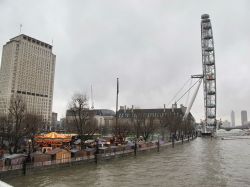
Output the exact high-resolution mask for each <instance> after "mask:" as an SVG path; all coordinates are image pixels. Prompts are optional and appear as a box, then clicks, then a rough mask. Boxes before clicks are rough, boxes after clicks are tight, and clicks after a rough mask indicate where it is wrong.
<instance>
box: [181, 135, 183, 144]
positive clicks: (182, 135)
mask: <svg viewBox="0 0 250 187" xmlns="http://www.w3.org/2000/svg"><path fill="white" fill-rule="evenodd" d="M181 143H182V144H183V134H182V135H181Z"/></svg>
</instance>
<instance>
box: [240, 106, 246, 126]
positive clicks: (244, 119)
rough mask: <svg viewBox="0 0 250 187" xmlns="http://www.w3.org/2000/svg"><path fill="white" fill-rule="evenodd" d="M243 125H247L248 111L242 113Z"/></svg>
mask: <svg viewBox="0 0 250 187" xmlns="http://www.w3.org/2000/svg"><path fill="white" fill-rule="evenodd" d="M241 124H242V125H246V124H247V111H246V110H242V111H241Z"/></svg>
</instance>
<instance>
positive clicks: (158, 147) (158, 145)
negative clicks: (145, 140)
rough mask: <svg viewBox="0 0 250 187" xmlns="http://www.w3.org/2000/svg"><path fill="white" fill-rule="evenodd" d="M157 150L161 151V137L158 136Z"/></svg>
mask: <svg viewBox="0 0 250 187" xmlns="http://www.w3.org/2000/svg"><path fill="white" fill-rule="evenodd" d="M157 152H160V139H159V136H158V141H157Z"/></svg>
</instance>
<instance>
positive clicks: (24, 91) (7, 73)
mask: <svg viewBox="0 0 250 187" xmlns="http://www.w3.org/2000/svg"><path fill="white" fill-rule="evenodd" d="M55 61H56V56H55V55H54V54H53V53H52V46H51V45H49V44H47V43H45V42H42V41H39V40H37V39H34V38H32V37H29V36H27V35H24V34H21V35H19V36H16V37H14V38H12V39H10V41H8V42H7V43H6V44H5V45H4V46H3V52H2V62H1V69H0V113H2V114H6V113H7V112H8V108H9V102H10V98H11V96H12V95H15V94H17V95H20V96H21V97H22V98H23V99H24V100H25V102H26V108H27V112H30V113H34V114H38V115H41V116H42V118H43V120H44V121H45V122H48V124H50V123H51V115H52V111H51V110H52V103H53V87H54V74H55Z"/></svg>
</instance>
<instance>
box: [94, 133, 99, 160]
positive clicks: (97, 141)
mask: <svg viewBox="0 0 250 187" xmlns="http://www.w3.org/2000/svg"><path fill="white" fill-rule="evenodd" d="M95 142H96V143H95V144H96V150H95V163H96V164H97V159H98V158H97V157H98V154H99V145H98V144H99V138H97V139H96V141H95Z"/></svg>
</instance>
